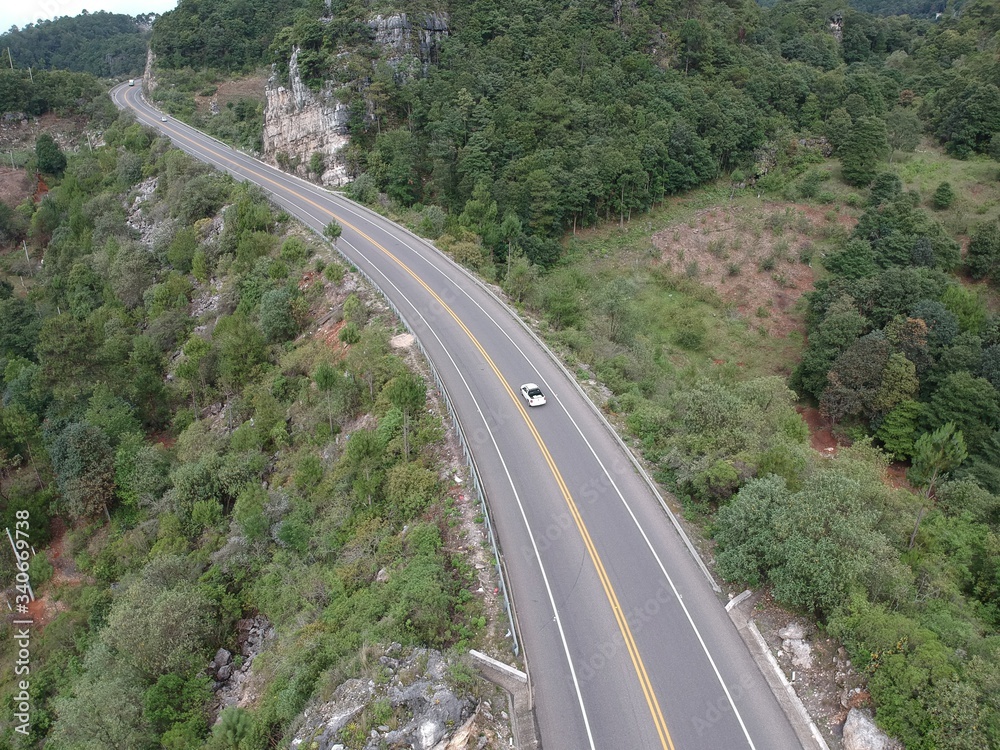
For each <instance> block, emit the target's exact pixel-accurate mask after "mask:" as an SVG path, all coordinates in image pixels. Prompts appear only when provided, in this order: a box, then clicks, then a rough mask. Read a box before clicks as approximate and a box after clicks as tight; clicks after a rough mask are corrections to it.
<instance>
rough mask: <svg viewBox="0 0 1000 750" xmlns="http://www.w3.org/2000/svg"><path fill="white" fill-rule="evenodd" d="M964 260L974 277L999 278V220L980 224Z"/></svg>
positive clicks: (970, 241) (994, 279)
mask: <svg viewBox="0 0 1000 750" xmlns="http://www.w3.org/2000/svg"><path fill="white" fill-rule="evenodd" d="M965 262H966V264H967V265H968V267H969V273H970V274H971V276H972V278H974V279H985V278H989V279H991V280H993V281H996V280H997V279H998V278H1000V222H996V221H991V222H987V223H985V224H980V225H979V226H978V227H977V228H976V231H975V233H974V234H973V235H972V239H970V240H969V252H968V254H967V255H966V258H965Z"/></svg>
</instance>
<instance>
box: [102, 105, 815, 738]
mask: <svg viewBox="0 0 1000 750" xmlns="http://www.w3.org/2000/svg"><path fill="white" fill-rule="evenodd" d="M112 96H113V98H114V100H115V102H116V103H117V104H118V105H119V106H122V107H128V108H131V109H132V110H134V111H135V113H136V116H137V118H138V119H139V121H140V122H142V123H144V124H147V125H151V126H153V127H155V128H158V129H159V130H161V131H163V132H164V133H165V134H166V135H168V136H170V138H171V139H172V140H173V142H174V144H175V145H176V146H177V147H179V148H181V149H182V150H184V151H186V152H188V153H189V154H191V155H193V156H195V157H196V158H198V159H201V160H202V161H205V162H207V163H209V164H212V165H214V166H215V167H217V168H219V169H221V170H223V171H225V172H228V173H230V174H232V175H233V176H234V177H236V178H237V179H240V180H251V181H253V182H256V183H257V184H259V185H260V186H261V187H263V188H264V189H265V190H267V191H268V192H269V193H270V194H271V195H272V196H273V198H274V200H275V202H276V203H277V204H278V205H280V206H282V207H283V208H285V210H287V211H288V212H289V213H290V214H292V215H293V216H295V217H297V218H298V219H300V220H301V221H303V222H304V223H305V224H307V225H308V226H310V227H312V228H313V229H316V230H321V229H322V228H323V227H324V226H325V225H326V224H328V223H329V222H330V220H331V219H332V218H336V219H337V221H339V222H340V224H341V225H342V226H343V235H342V237H341V239H340V240H339V241H338V247H339V249H340V250H341V251H342V252H343V253H344V254H345V255H346V256H347V257H348V258H349V259H350V260H351V262H353V263H354V264H355V265H357V266H358V267H359V268H361V269H363V270H364V271H365V272H366V273H368V275H369V276H370V277H371V278H373V279H374V280H375V282H376V283H377V284H378V286H379V287H380V288H381V290H382V292H383V293H384V294H385V295H386V296H387V297H389V298H390V299H391V300H392V302H393V303H394V304H395V306H396V307H397V308H398V310H399V311H400V313H401V314H402V315H403V317H404V318H405V320H406V322H407V324H408V325H409V327H410V328H411V330H412V331H413V332H414V333H415V334H416V335H417V337H418V338H419V339H420V341H421V343H422V345H423V347H424V349H425V351H426V352H427V355H428V356H429V358H430V359H431V360H432V362H433V363H434V366H435V368H436V369H437V371H438V373H439V375H440V377H441V378H442V380H443V382H444V384H445V387H446V389H447V391H448V394H449V396H450V398H451V400H452V403H453V404H454V406H455V408H456V410H457V412H458V414H459V418H460V420H461V424H462V427H463V430H464V432H465V434H466V436H467V437H468V439H469V443H470V448H471V450H472V453H473V456H474V458H475V461H476V463H477V466H478V468H479V471H480V475H481V477H482V480H483V484H484V487H485V490H486V493H487V500H488V503H489V507H490V511H491V515H492V516H493V518H494V522H495V525H496V529H497V533H498V536H499V540H500V545H501V549H502V554H503V557H504V560H505V563H506V567H507V570H508V573H509V577H510V585H511V588H512V590H513V594H514V605H515V610H516V612H517V616H518V622H519V630H520V633H521V636H522V643H523V647H524V649H525V655H526V661H527V666H528V671H529V674H530V679H531V685H532V689H533V692H534V697H535V706H536V715H537V719H538V724H539V728H540V731H541V739H542V745H543V747H544V748H545V750H563V749H565V750H586V749H587V748H602V749H604V748H608V749H615V750H622V749H623V750H645V749H647V748H648V749H650V750H653V749H656V748H660V749H661V750H663V749H666V750H675V749H676V750H725V749H728V748H756V750H783V749H785V748H800V747H801V745H800V744H799V742H798V741H797V739H796V736H795V734H794V732H793V730H792V728H791V726H790V724H789V722H788V720H787V719H786V717H785V715H784V714H783V713H782V711H781V709H780V707H779V705H778V703H777V701H776V700H775V698H774V696H773V694H772V693H771V692H770V690H769V688H768V686H767V684H766V682H765V680H764V678H763V676H762V675H761V673H760V671H759V669H758V667H757V665H756V664H755V663H754V662H753V660H752V659H751V657H750V655H749V653H748V651H747V649H746V647H745V646H744V644H743V641H742V640H741V639H740V637H739V634H738V633H737V631H736V629H735V627H734V626H733V625H732V623H731V622H730V620H729V618H728V615H727V614H726V612H725V611H724V608H723V604H722V601H721V600H720V598H719V595H718V594H716V593H715V592H714V591H713V589H712V587H711V585H710V584H709V581H708V579H707V578H706V576H705V575H704V573H703V572H702V570H701V568H700V567H699V566H698V564H697V563H696V561H695V559H694V558H693V556H692V555H691V553H690V552H689V551H688V549H687V548H686V547H685V545H684V543H683V540H682V538H681V537H680V535H679V534H678V532H677V531H676V529H675V527H674V526H673V525H672V523H671V519H670V518H669V517H668V515H667V513H666V512H665V510H664V509H663V507H662V506H661V504H660V501H659V499H658V498H657V496H656V495H655V494H654V493H653V491H652V490H651V488H650V487H649V486H648V484H647V483H646V481H645V480H644V478H643V477H642V476H640V474H639V473H638V472H637V470H636V468H635V466H634V465H633V463H632V462H631V460H630V459H629V458H628V456H627V455H626V454H625V453H624V451H623V448H622V446H621V444H620V443H619V442H618V441H617V440H616V439H615V438H614V436H613V435H612V434H611V433H610V431H609V428H608V427H607V425H606V424H605V423H604V422H603V420H602V419H601V418H600V415H599V413H598V412H597V411H596V410H595V409H594V407H593V406H592V405H591V404H590V402H589V401H587V400H586V398H585V396H584V395H583V394H582V392H581V391H580V390H579V388H578V387H577V386H576V383H575V382H574V381H573V380H572V378H571V377H570V376H569V375H568V373H567V372H566V371H565V370H563V369H562V368H561V367H560V366H559V365H558V364H557V363H556V361H555V360H554V358H553V357H552V356H551V355H550V354H549V353H548V352H547V350H546V349H545V348H544V346H542V345H541V343H540V342H539V341H538V340H537V338H536V337H534V336H533V335H532V334H531V333H530V332H529V330H528V329H527V328H526V327H525V326H524V325H523V324H522V323H521V322H520V321H519V320H518V319H517V318H516V316H515V315H514V314H513V313H512V312H511V311H510V310H509V309H508V308H507V307H506V306H505V305H503V304H502V303H501V302H500V301H499V300H498V299H497V298H496V297H495V296H494V295H493V294H491V293H490V292H489V291H488V290H487V289H486V288H485V287H484V286H483V285H482V284H480V283H478V282H477V281H476V280H475V279H474V278H473V277H472V276H471V275H470V274H469V273H467V272H466V271H465V270H463V269H462V268H460V267H458V266H457V265H456V264H454V263H453V262H452V261H450V260H449V259H448V258H446V257H444V256H443V255H442V254H441V253H439V252H437V251H436V250H435V249H434V248H433V247H431V246H430V245H429V244H427V243H426V242H424V241H422V240H420V239H418V238H416V237H414V236H413V235H412V234H410V233H408V232H407V231H406V230H404V229H403V228H401V227H399V226H398V225H396V224H394V223H392V222H390V221H388V220H387V219H385V218H383V217H381V216H379V215H378V214H375V213H373V212H372V211H369V210H367V209H365V208H363V207H361V206H358V205H357V204H355V203H352V202H351V201H348V200H346V199H344V198H342V197H341V196H339V195H335V194H332V193H330V192H327V191H325V190H323V189H321V188H319V187H316V186H315V185H311V184H309V183H306V182H304V181H302V180H299V179H297V178H294V177H291V176H289V175H286V174H284V173H282V172H280V171H277V170H275V169H273V168H271V167H268V166H266V165H264V164H262V163H261V162H259V161H257V160H255V159H252V158H250V157H247V156H245V155H244V154H242V153H240V152H238V151H235V150H233V149H231V148H230V147H228V146H225V145H222V144H220V143H219V142H218V141H215V140H213V139H211V138H208V137H206V136H204V135H202V134H201V133H199V132H198V131H196V130H194V129H192V128H190V127H188V126H186V125H184V124H182V123H180V122H178V121H176V120H174V119H173V118H168V119H167V121H166V122H161V119H160V118H161V113H160V112H158V111H156V110H154V109H152V108H150V107H149V106H148V105H147V104H146V103H145V102H144V100H143V99H142V97H141V92H140V88H139V86H135V87H129V86H120V87H117V88H116V89H114V90H113V91H112ZM529 381H531V382H535V383H538V384H539V385H540V386H541V388H542V390H543V391H544V392H545V394H546V396H547V397H548V404H547V405H545V406H541V407H536V408H533V409H529V408H528V407H527V406H526V405H525V403H524V401H523V399H521V397H520V394H519V393H518V387H519V385H520V384H521V383H524V382H529Z"/></svg>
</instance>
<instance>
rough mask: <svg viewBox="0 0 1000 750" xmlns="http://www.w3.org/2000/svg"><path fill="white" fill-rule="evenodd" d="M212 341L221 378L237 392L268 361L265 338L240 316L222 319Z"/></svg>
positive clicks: (235, 315)
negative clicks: (215, 348)
mask: <svg viewBox="0 0 1000 750" xmlns="http://www.w3.org/2000/svg"><path fill="white" fill-rule="evenodd" d="M212 338H213V341H214V344H215V345H216V347H217V351H218V357H219V376H220V378H221V380H222V383H223V385H225V386H226V387H227V388H229V389H230V390H232V391H234V392H235V391H236V390H238V389H239V388H241V387H242V386H244V385H246V384H247V383H249V382H250V381H251V380H252V379H253V378H254V377H255V376H256V371H257V368H259V367H260V366H261V365H263V364H264V362H265V361H266V360H267V350H266V345H265V341H264V335H263V334H262V333H261V331H260V329H259V328H258V327H257V326H256V325H254V324H253V323H252V322H251V321H250V320H249V319H248V318H247V317H246V316H244V315H241V314H240V313H236V314H234V315H229V316H226V317H223V318H221V319H220V320H219V322H218V324H216V326H215V331H214V332H213V335H212Z"/></svg>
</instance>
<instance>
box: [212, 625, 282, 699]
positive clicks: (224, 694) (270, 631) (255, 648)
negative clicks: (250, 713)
mask: <svg viewBox="0 0 1000 750" xmlns="http://www.w3.org/2000/svg"><path fill="white" fill-rule="evenodd" d="M236 629H237V638H236V643H237V646H238V647H239V657H238V659H239V661H237V660H236V659H234V658H233V654H232V653H231V652H230V651H228V650H227V649H224V648H220V649H219V650H218V651H216V652H215V658H214V659H212V661H211V662H209V665H208V668H207V669H206V670H205V671H206V672H207V673H208V676H209V677H211V678H212V679H213V685H212V690H213V691H214V692H215V698H216V703H215V707H216V709H217V710H218V712H219V713H222V709H224V708H226V707H227V706H241V707H246V706H250V705H252V704H253V703H254V701H255V700H256V697H257V696H256V694H255V689H256V688H255V685H254V684H253V679H252V674H253V662H254V659H256V658H257V655H258V654H260V653H261V652H262V651H264V650H265V649H266V648H267V646H268V645H269V644H270V642H271V641H272V640H274V637H275V633H274V628H273V627H271V624H270V623H269V622H268V621H267V618H265V617H264V616H263V615H257V616H256V617H251V618H246V619H243V620H240V621H239V622H238V623H237V624H236Z"/></svg>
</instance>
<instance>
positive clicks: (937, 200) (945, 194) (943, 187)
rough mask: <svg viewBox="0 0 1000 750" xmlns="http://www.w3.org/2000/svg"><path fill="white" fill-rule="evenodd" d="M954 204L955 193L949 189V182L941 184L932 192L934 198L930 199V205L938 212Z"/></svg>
mask: <svg viewBox="0 0 1000 750" xmlns="http://www.w3.org/2000/svg"><path fill="white" fill-rule="evenodd" d="M954 202H955V191H954V190H953V189H952V187H951V183H950V182H942V183H941V184H940V185H938V186H937V190H935V191H934V197H933V198H932V199H931V203H932V205H933V206H934V208H936V209H937V210H938V211H943V210H944V209H946V208H949V207H950V206H951V204H952V203H954Z"/></svg>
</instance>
